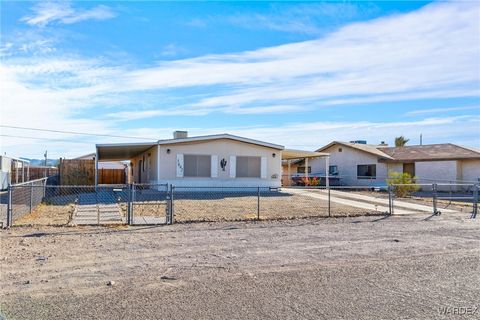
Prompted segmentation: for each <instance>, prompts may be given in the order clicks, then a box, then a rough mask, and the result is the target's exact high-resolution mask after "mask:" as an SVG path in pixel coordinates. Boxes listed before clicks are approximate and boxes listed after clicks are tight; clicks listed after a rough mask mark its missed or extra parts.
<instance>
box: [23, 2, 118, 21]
mask: <svg viewBox="0 0 480 320" xmlns="http://www.w3.org/2000/svg"><path fill="white" fill-rule="evenodd" d="M32 10H33V14H32V15H29V16H25V17H23V18H22V19H21V21H24V22H26V23H27V24H29V25H34V26H46V25H48V24H51V23H62V24H72V23H77V22H80V21H85V20H107V19H111V18H114V17H115V16H116V13H115V12H114V11H113V10H112V9H111V8H109V7H107V6H104V5H98V6H95V7H93V8H91V9H76V8H73V7H72V6H71V4H70V3H69V2H65V1H61V2H40V3H39V4H37V5H36V6H34V7H33V8H32Z"/></svg>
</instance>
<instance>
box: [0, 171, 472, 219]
mask: <svg viewBox="0 0 480 320" xmlns="http://www.w3.org/2000/svg"><path fill="white" fill-rule="evenodd" d="M478 194H479V186H478V185H477V184H403V185H402V184H396V185H391V186H379V187H377V186H364V187H359V186H355V187H349V186H331V187H329V188H327V187H324V186H299V187H289V188H278V189H277V188H268V187H193V186H191V187H188V186H172V185H167V184H133V185H99V186H96V187H95V186H58V185H57V186H55V185H53V186H52V185H48V184H46V183H45V181H44V180H38V181H32V182H31V183H28V184H21V185H14V186H10V187H9V189H8V192H7V193H6V194H2V217H5V219H3V220H4V222H3V225H4V226H12V225H94V224H130V225H152V224H171V223H173V222H174V221H175V222H191V221H244V220H267V219H298V218H308V217H348V216H360V215H390V214H398V215H402V214H431V215H434V214H441V213H445V214H460V215H463V216H467V215H468V216H470V217H472V218H474V217H476V215H477V211H478V197H479V195H478ZM3 207H5V208H3ZM4 213H5V214H4Z"/></svg>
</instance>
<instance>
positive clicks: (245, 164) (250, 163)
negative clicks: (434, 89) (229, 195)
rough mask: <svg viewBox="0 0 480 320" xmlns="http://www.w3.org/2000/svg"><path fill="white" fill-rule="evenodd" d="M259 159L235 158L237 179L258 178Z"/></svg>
mask: <svg viewBox="0 0 480 320" xmlns="http://www.w3.org/2000/svg"><path fill="white" fill-rule="evenodd" d="M261 162H262V161H261V158H260V157H237V165H236V171H237V178H260V174H261V173H260V171H261Z"/></svg>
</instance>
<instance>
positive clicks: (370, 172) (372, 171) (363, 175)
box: [357, 164, 377, 179]
mask: <svg viewBox="0 0 480 320" xmlns="http://www.w3.org/2000/svg"><path fill="white" fill-rule="evenodd" d="M376 176H377V165H375V164H362V165H358V166H357V179H371V178H374V179H375V177H376Z"/></svg>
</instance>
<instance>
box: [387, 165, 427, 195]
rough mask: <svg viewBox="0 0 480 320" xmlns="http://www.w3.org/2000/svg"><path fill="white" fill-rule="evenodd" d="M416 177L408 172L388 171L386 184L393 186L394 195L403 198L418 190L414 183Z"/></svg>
mask: <svg viewBox="0 0 480 320" xmlns="http://www.w3.org/2000/svg"><path fill="white" fill-rule="evenodd" d="M416 180H417V177H412V176H411V175H410V174H409V173H406V172H405V173H402V172H395V171H390V172H389V173H388V178H387V184H388V185H389V186H393V187H394V189H393V190H394V192H395V196H397V197H399V198H404V197H408V196H410V195H411V194H412V193H414V192H416V191H418V190H420V187H419V186H418V185H417V184H416Z"/></svg>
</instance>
